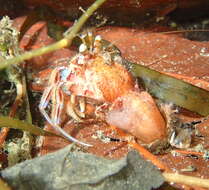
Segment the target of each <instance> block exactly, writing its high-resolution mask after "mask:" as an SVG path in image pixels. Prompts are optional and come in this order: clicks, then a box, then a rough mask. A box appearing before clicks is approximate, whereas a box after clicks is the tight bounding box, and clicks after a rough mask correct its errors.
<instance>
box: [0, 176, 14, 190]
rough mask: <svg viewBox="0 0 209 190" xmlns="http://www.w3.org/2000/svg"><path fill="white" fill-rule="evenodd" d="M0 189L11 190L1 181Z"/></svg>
mask: <svg viewBox="0 0 209 190" xmlns="http://www.w3.org/2000/svg"><path fill="white" fill-rule="evenodd" d="M0 189H1V190H12V189H11V188H10V187H9V186H8V185H7V184H6V183H5V182H4V181H3V180H2V179H0Z"/></svg>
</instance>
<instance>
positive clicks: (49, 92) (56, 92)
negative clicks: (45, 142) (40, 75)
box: [39, 70, 92, 146]
mask: <svg viewBox="0 0 209 190" xmlns="http://www.w3.org/2000/svg"><path fill="white" fill-rule="evenodd" d="M53 74H54V75H53ZM53 74H52V76H53V77H51V78H50V79H51V80H50V82H51V81H55V80H56V78H57V75H58V74H59V70H56V71H55V73H53ZM55 84H56V83H55ZM55 84H53V85H51V86H49V87H47V88H46V89H45V91H44V93H43V96H42V98H41V102H40V104H39V109H40V112H41V113H42V114H43V116H44V117H45V119H46V120H47V122H48V123H49V124H50V125H51V126H52V127H53V128H54V129H55V130H56V131H59V132H60V133H61V134H62V135H63V136H64V137H66V138H67V139H68V140H70V141H72V142H75V143H78V144H81V145H84V146H92V145H90V144H86V143H83V142H81V141H79V140H77V139H75V138H73V137H72V136H71V135H69V134H68V133H66V132H65V131H64V130H63V129H62V128H61V127H60V126H59V125H58V124H57V122H58V121H59V120H58V119H57V118H59V116H60V113H61V110H62V107H63V101H60V102H57V104H56V107H55V108H54V110H53V111H52V112H53V113H54V114H55V113H56V114H57V115H56V116H55V119H54V121H55V122H53V121H52V119H51V118H50V117H49V115H48V114H47V112H46V110H45V109H46V107H47V105H48V104H49V101H50V100H51V98H52V101H54V100H55V99H54V98H56V101H57V98H58V99H59V100H63V94H62V95H61V96H60V94H61V93H60V92H61V88H60V86H61V85H62V83H60V84H59V85H58V87H57V88H55V89H54V85H55ZM53 96H54V97H53ZM53 99H54V100H53ZM61 102H62V104H61V106H60V103H61Z"/></svg>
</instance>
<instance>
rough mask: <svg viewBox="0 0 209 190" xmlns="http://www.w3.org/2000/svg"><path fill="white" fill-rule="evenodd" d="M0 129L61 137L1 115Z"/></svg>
mask: <svg viewBox="0 0 209 190" xmlns="http://www.w3.org/2000/svg"><path fill="white" fill-rule="evenodd" d="M0 127H9V128H14V129H20V130H23V131H28V132H30V133H32V134H34V135H41V136H58V137H61V136H60V135H57V134H54V133H51V132H48V131H45V130H43V129H41V128H40V127H37V126H35V125H32V124H30V123H27V122H24V121H21V120H19V119H14V118H12V117H8V116H2V115H0ZM62 138H63V137H62Z"/></svg>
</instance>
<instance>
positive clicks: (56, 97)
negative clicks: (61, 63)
mask: <svg viewBox="0 0 209 190" xmlns="http://www.w3.org/2000/svg"><path fill="white" fill-rule="evenodd" d="M61 86H62V83H60V84H58V85H57V86H56V87H55V88H54V89H53V93H52V98H51V101H52V112H51V118H52V122H53V123H54V124H56V125H60V124H61V122H60V118H61V115H62V112H63V107H64V95H63V92H62V89H61Z"/></svg>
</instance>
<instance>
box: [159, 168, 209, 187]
mask: <svg viewBox="0 0 209 190" xmlns="http://www.w3.org/2000/svg"><path fill="white" fill-rule="evenodd" d="M162 174H163V176H164V178H165V180H166V181H168V182H173V183H180V184H184V185H189V186H197V187H204V188H209V179H201V178H199V177H192V176H186V175H181V174H178V173H167V172H164V173H162Z"/></svg>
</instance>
